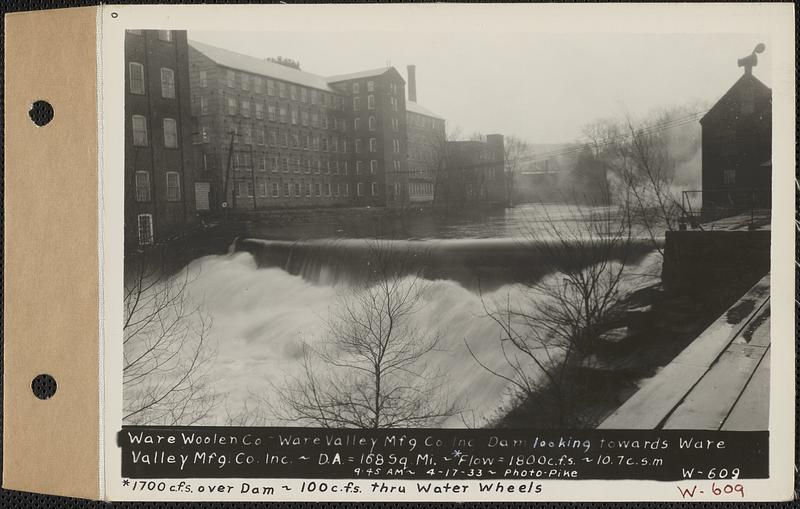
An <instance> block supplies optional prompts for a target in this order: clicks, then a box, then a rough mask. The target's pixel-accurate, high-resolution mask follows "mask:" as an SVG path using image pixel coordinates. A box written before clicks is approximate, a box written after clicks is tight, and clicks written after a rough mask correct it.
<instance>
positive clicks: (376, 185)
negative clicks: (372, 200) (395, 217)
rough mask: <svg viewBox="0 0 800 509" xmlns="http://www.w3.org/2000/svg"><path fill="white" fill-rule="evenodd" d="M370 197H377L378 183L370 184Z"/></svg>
mask: <svg viewBox="0 0 800 509" xmlns="http://www.w3.org/2000/svg"><path fill="white" fill-rule="evenodd" d="M372 196H378V183H377V182H373V183H372Z"/></svg>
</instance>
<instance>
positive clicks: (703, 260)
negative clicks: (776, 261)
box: [661, 230, 771, 299]
mask: <svg viewBox="0 0 800 509" xmlns="http://www.w3.org/2000/svg"><path fill="white" fill-rule="evenodd" d="M770 234H771V232H770V231H768V230H756V231H747V230H743V231H674V232H667V234H666V245H665V251H664V265H663V269H662V275H661V277H662V280H663V284H664V287H665V288H666V289H667V290H669V291H674V292H679V293H684V294H689V295H692V294H701V293H708V292H709V291H718V292H719V294H720V295H719V297H720V298H721V299H722V298H730V297H731V296H732V297H733V298H734V299H735V298H736V297H738V296H740V295H741V294H742V293H744V292H745V291H747V289H748V288H750V287H751V286H752V285H754V284H755V283H756V281H758V280H759V279H760V278H761V277H763V276H764V274H766V273H767V272H769V256H770Z"/></svg>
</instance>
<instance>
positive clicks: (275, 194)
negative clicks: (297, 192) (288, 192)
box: [272, 182, 279, 198]
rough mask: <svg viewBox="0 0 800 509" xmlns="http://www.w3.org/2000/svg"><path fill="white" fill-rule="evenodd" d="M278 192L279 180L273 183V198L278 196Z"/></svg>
mask: <svg viewBox="0 0 800 509" xmlns="http://www.w3.org/2000/svg"><path fill="white" fill-rule="evenodd" d="M278 194H279V190H278V183H277V182H273V183H272V197H273V198H277V197H278Z"/></svg>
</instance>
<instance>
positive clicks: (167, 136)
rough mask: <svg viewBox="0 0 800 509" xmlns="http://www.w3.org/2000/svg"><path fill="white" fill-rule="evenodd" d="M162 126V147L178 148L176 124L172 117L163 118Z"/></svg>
mask: <svg viewBox="0 0 800 509" xmlns="http://www.w3.org/2000/svg"><path fill="white" fill-rule="evenodd" d="M163 126H164V147H166V148H178V125H177V124H176V123H175V119H174V118H165V119H164V120H163Z"/></svg>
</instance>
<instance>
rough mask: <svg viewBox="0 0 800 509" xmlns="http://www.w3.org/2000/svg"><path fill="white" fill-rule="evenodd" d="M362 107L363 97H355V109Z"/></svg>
mask: <svg viewBox="0 0 800 509" xmlns="http://www.w3.org/2000/svg"><path fill="white" fill-rule="evenodd" d="M360 109H361V98H360V97H353V111H358V110H360Z"/></svg>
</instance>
